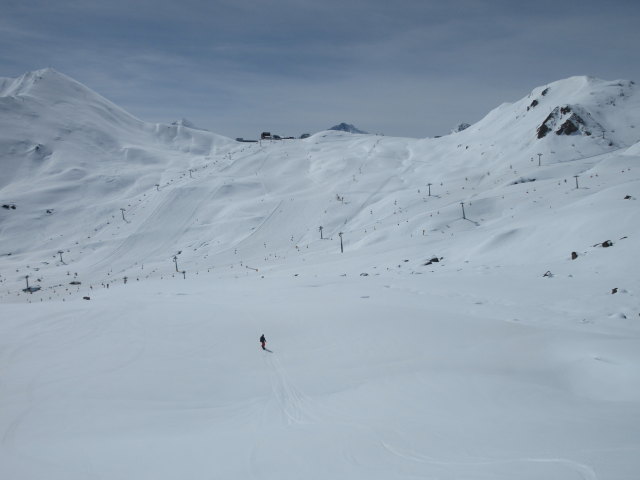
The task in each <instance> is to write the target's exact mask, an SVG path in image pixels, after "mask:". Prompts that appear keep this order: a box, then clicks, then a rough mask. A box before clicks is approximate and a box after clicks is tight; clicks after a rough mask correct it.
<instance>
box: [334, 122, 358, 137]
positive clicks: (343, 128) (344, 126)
mask: <svg viewBox="0 0 640 480" xmlns="http://www.w3.org/2000/svg"><path fill="white" fill-rule="evenodd" d="M329 130H336V131H338V132H347V133H358V134H363V135H367V132H365V131H363V130H360V129H358V128H356V126H355V125H351V124H350V123H344V122H343V123H339V124H338V125H334V126H333V127H331V128H329Z"/></svg>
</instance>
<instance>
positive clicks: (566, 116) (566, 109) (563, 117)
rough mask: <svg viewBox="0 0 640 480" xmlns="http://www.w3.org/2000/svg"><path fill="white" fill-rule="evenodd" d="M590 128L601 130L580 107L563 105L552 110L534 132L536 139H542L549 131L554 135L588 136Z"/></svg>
mask: <svg viewBox="0 0 640 480" xmlns="http://www.w3.org/2000/svg"><path fill="white" fill-rule="evenodd" d="M578 111H579V113H578ZM588 125H590V127H589V126H588ZM591 127H595V128H596V129H598V128H600V129H601V128H602V127H600V126H599V125H598V123H597V122H595V121H594V120H593V119H592V118H591V114H590V113H589V112H587V111H583V109H581V108H580V107H572V106H571V105H564V106H562V107H556V108H554V109H553V111H552V112H551V113H550V114H549V115H548V116H547V118H545V120H544V122H542V124H541V125H540V126H539V127H538V129H537V131H536V132H537V137H538V138H544V137H545V136H546V135H547V134H548V133H549V132H551V131H555V133H556V135H574V134H582V135H586V136H590V135H591V131H590V128H591Z"/></svg>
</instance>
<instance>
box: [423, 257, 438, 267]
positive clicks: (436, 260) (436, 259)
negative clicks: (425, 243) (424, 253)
mask: <svg viewBox="0 0 640 480" xmlns="http://www.w3.org/2000/svg"><path fill="white" fill-rule="evenodd" d="M440 260H442V259H441V258H438V257H433V258H432V259H431V260H429V261H428V262H427V263H425V264H424V266H425V267H426V266H427V265H431V264H432V263H438V262H439V261H440Z"/></svg>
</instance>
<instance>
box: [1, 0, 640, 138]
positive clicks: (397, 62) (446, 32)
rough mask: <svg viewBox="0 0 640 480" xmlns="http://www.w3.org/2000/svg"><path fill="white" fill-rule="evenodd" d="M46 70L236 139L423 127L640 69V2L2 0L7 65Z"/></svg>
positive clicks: (434, 129)
mask: <svg viewBox="0 0 640 480" xmlns="http://www.w3.org/2000/svg"><path fill="white" fill-rule="evenodd" d="M44 67H53V68H55V69H57V70H58V71H60V72H62V73H64V74H66V75H69V76H71V77H73V78H75V79H76V80H78V81H80V82H82V83H84V84H85V85H87V86H88V87H89V88H91V89H93V90H95V91H97V92H98V93H100V94H101V95H103V96H105V97H107V98H108V99H109V100H112V101H113V102H115V103H117V104H118V105H120V106H121V107H123V108H125V109H126V110H128V111H129V112H131V113H132V114H134V115H136V116H137V117H139V118H141V119H142V120H146V121H150V122H171V121H174V120H178V119H180V118H187V119H189V120H191V121H192V122H194V123H195V124H196V125H198V126H200V127H202V128H206V129H209V130H212V131H214V132H217V133H220V134H223V135H227V136H230V137H238V136H241V137H245V138H255V137H256V136H257V135H258V134H259V132H261V131H263V130H269V131H271V132H273V133H279V134H281V135H295V136H298V135H300V134H301V133H305V132H310V133H313V132H316V131H319V130H324V129H326V128H328V127H330V126H332V125H334V124H337V123H340V122H347V123H353V124H355V125H356V126H358V127H359V128H361V129H363V130H367V131H369V132H371V133H384V134H385V135H393V136H408V137H426V136H434V135H439V134H445V133H448V132H449V131H450V130H451V129H452V128H453V127H454V126H455V125H456V124H458V123H460V122H463V121H465V122H469V123H473V122H475V121H478V120H479V119H480V118H482V117H483V116H484V115H485V114H486V113H488V112H489V111H490V110H491V109H493V108H494V107H496V106H498V105H499V104H501V103H503V102H513V101H516V100H518V99H520V98H521V97H523V96H525V95H526V94H528V93H529V91H530V90H531V89H533V88H534V87H537V86H540V85H544V84H546V83H549V82H552V81H555V80H560V79H562V78H566V77H569V76H573V75H593V76H596V77H600V78H604V79H608V80H613V79H618V78H624V79H631V80H638V81H640V2H639V1H637V0H629V1H621V0H620V1H618V0H609V1H607V2H604V1H601V0H599V1H593V0H580V1H574V0H560V1H558V0H554V1H547V0H530V1H520V0H493V1H482V0H442V1H432V0H393V1H391V0H369V1H365V0H340V1H337V0H313V1H309V0H275V1H268V0H264V1H258V0H126V1H125V0H100V1H94V0H0V77H17V76H19V75H21V74H23V73H25V72H27V71H31V70H37V69H40V68H44Z"/></svg>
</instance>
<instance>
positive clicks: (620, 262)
mask: <svg viewBox="0 0 640 480" xmlns="http://www.w3.org/2000/svg"><path fill="white" fill-rule="evenodd" d="M0 108H1V109H2V110H1V111H2V113H1V115H0V122H1V124H0V127H1V128H0V132H1V133H0V149H1V150H0V162H1V166H2V168H3V171H5V172H7V173H6V175H4V174H3V176H2V178H1V180H0V203H1V204H3V205H6V206H7V207H8V208H0V255H1V256H0V265H1V270H0V302H1V304H0V311H1V312H2V321H1V322H0V372H1V373H0V375H1V376H0V433H1V435H0V477H1V478H5V477H6V478H16V479H21V478H24V479H31V478H50V479H56V478H60V479H65V480H67V479H76V478H77V479H85V478H108V479H129V478H150V479H151V478H153V479H159V478H167V479H171V478H176V477H177V476H179V475H180V476H182V477H184V476H186V477H188V478H194V479H198V478H203V479H204V478H278V479H283V478H285V479H288V478H291V479H299V478H323V479H325V478H345V479H346V478H349V479H356V478H367V479H372V478H381V479H382V478H384V479H388V478H445V479H459V478H487V479H514V478H517V479H538V478H546V479H573V478H575V479H589V480H591V479H596V478H597V479H620V480H623V479H630V478H634V475H635V474H636V473H637V471H638V470H639V469H640V463H639V461H638V458H640V456H639V455H638V454H639V453H640V437H638V432H639V431H640V420H638V419H640V406H639V405H640V387H639V385H640V367H639V366H638V365H640V324H639V322H640V316H639V315H640V310H639V308H638V307H639V305H640V302H639V301H638V295H639V292H640V281H639V280H638V275H637V270H638V266H639V262H638V256H637V252H638V247H639V239H640V214H639V209H638V206H637V199H638V198H639V197H640V188H639V186H640V175H639V174H638V170H637V168H638V161H639V159H640V143H639V141H640V130H638V128H640V127H638V125H640V94H639V93H638V90H637V87H636V85H635V84H633V83H632V82H629V81H614V82H609V81H602V80H598V79H594V78H588V77H573V78H569V79H566V80H561V81H559V82H554V83H551V84H549V85H546V86H542V87H540V88H537V89H535V90H533V91H532V93H531V94H530V95H529V96H528V97H526V98H524V99H522V100H520V101H518V102H515V103H513V104H504V105H502V106H500V107H498V108H497V109H495V110H493V111H492V112H490V113H489V114H488V115H487V117H485V118H484V119H483V120H481V121H480V122H478V123H476V124H474V125H472V126H470V127H469V128H467V129H465V130H463V131H461V132H457V133H454V134H451V135H449V136H446V137H442V138H437V139H419V140H418V139H405V138H389V137H381V136H373V135H367V136H363V135H351V134H349V133H344V132H337V131H326V132H320V133H318V134H316V135H313V136H311V137H310V138H308V139H305V140H291V141H289V140H286V141H278V142H276V141H262V142H261V143H259V144H238V143H236V142H233V141H231V140H229V139H226V138H223V137H219V136H217V135H215V134H212V133H209V132H206V131H202V130H196V129H194V128H190V127H189V126H188V123H187V122H177V123H176V124H174V125H154V124H148V123H145V122H142V121H140V120H138V119H135V118H133V117H131V116H130V115H128V114H127V113H126V112H124V111H123V110H121V109H120V108H118V107H117V106H115V105H113V104H112V103H110V102H109V101H107V100H106V99H104V98H102V97H100V96H99V95H97V94H95V93H94V92H92V91H90V90H89V89H87V88H86V87H84V86H82V85H81V84H79V83H77V82H75V81H73V80H72V79H69V78H68V77H65V76H64V75H62V74H60V73H58V72H55V71H52V70H43V71H38V72H34V73H30V74H26V75H25V76H23V77H21V78H19V79H3V80H0ZM578 118H579V119H580V120H578ZM567 122H572V124H573V125H574V126H575V127H576V128H575V129H573V128H571V127H570V126H569V124H568V123H567ZM542 125H546V128H545V129H542V130H543V131H545V134H544V135H541V134H540V131H541V126H542ZM558 131H559V132H560V134H558V133H556V132H558ZM538 154H542V155H541V156H539V155H538ZM539 162H540V165H538V163H539ZM12 207H15V208H12ZM463 207H464V218H463ZM320 227H322V233H321V232H320ZM340 234H341V235H342V237H340ZM321 235H322V239H321ZM341 239H342V242H343V248H344V253H341V251H340V240H341ZM607 240H610V241H611V244H612V245H611V246H609V247H604V246H603V242H605V241H607ZM606 245H608V243H607V244H606ZM572 252H575V253H576V254H577V258H576V259H575V260H572V259H571V253H572ZM434 259H437V261H434ZM27 275H28V276H29V282H30V285H37V286H39V287H41V289H40V290H39V291H37V292H35V293H33V294H29V293H25V292H23V291H22V289H23V288H24V287H25V285H26V278H25V277H26V276H27ZM72 282H73V284H72ZM83 297H88V298H90V299H91V300H90V301H86V300H83ZM261 333H265V335H266V336H267V339H268V341H269V343H268V346H269V347H270V348H271V349H272V350H273V352H274V353H266V352H262V351H261V350H260V349H259V344H258V343H257V339H258V337H259V336H260V334H261Z"/></svg>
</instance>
